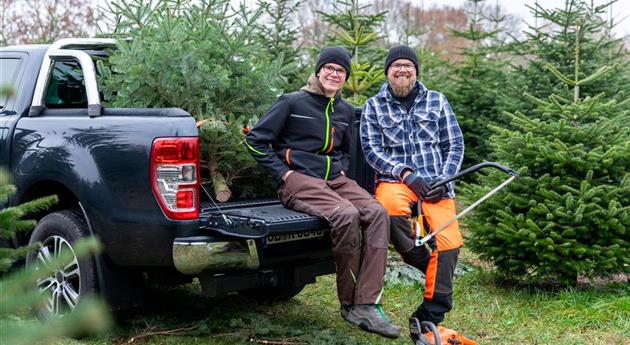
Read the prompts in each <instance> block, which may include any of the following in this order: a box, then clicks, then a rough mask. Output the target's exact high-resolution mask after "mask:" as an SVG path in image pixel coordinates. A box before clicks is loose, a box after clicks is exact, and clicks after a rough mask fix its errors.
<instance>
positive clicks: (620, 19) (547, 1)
mask: <svg viewBox="0 0 630 345" xmlns="http://www.w3.org/2000/svg"><path fill="white" fill-rule="evenodd" d="M307 1H308V0H307ZM412 1H414V2H417V3H422V4H423V5H424V6H425V7H427V8H428V7H432V6H446V5H448V6H452V7H461V6H463V4H464V3H465V2H466V0H412ZM609 1H610V0H593V2H594V4H595V5H601V4H604V3H606V2H609ZM535 2H536V1H535V0H486V3H488V4H494V3H498V4H499V5H501V7H502V8H503V9H504V10H505V11H506V12H507V13H510V14H514V15H517V16H519V17H520V18H521V19H522V20H523V21H524V22H526V23H529V24H532V25H533V24H534V16H533V14H532V13H531V10H530V9H529V8H528V7H526V6H525V5H526V4H528V5H530V6H532V7H534V4H535ZM538 4H539V5H540V6H541V7H543V8H554V7H561V6H564V0H538ZM609 15H610V13H607V14H606V18H609V17H608V16H609ZM612 17H613V20H614V23H619V24H617V26H616V28H615V29H614V30H613V31H614V33H615V36H617V37H625V36H628V35H630V0H618V1H617V2H616V3H614V4H613V5H612ZM624 18H625V19H624ZM526 27H527V26H526V25H523V26H522V29H525V28H526Z"/></svg>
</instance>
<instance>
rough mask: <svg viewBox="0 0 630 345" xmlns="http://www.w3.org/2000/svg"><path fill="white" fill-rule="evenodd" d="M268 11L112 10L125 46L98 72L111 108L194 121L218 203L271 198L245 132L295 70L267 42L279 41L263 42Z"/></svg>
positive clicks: (171, 2)
mask: <svg viewBox="0 0 630 345" xmlns="http://www.w3.org/2000/svg"><path fill="white" fill-rule="evenodd" d="M266 8H267V7H255V8H249V7H247V6H245V5H244V4H241V5H240V6H239V7H236V8H234V7H232V5H231V3H230V1H229V0H213V1H211V0H202V1H198V2H183V1H180V0H164V1H159V2H153V1H151V2H143V1H140V2H131V3H130V2H125V1H118V0H117V1H112V2H111V3H110V4H109V7H108V10H107V11H108V12H109V13H108V16H109V17H114V18H118V20H117V21H116V22H115V23H114V24H115V25H114V26H113V27H112V28H111V30H112V31H113V34H114V35H115V36H116V37H120V38H121V41H120V42H119V45H118V48H117V50H115V51H114V52H113V53H112V55H111V57H110V60H109V63H111V67H109V68H108V66H104V64H100V66H99V71H100V72H101V75H102V76H103V81H102V85H103V87H102V90H103V91H104V94H105V98H106V99H107V100H109V103H108V105H111V106H115V107H179V108H182V109H184V110H186V111H188V112H189V113H190V114H191V115H193V117H195V119H196V120H197V124H198V127H199V137H200V141H201V148H200V159H201V173H202V179H203V180H204V181H208V182H209V184H210V185H211V188H208V189H207V190H209V191H213V192H214V193H213V194H214V196H215V197H216V199H217V200H218V201H227V199H229V198H230V196H231V195H232V194H233V193H234V194H235V195H236V196H238V197H251V196H256V195H259V196H260V195H266V196H268V195H269V193H271V191H272V187H271V179H269V178H260V177H261V176H266V175H265V174H266V172H264V171H263V169H261V168H260V167H259V165H258V164H257V163H256V161H255V160H254V159H253V158H252V157H251V156H250V155H249V153H248V152H247V151H246V150H244V149H243V145H242V142H243V140H244V136H243V134H242V133H241V132H240V131H241V129H242V128H243V127H244V126H247V125H249V124H252V123H255V122H256V120H257V119H258V117H259V116H260V115H262V114H263V113H264V111H265V110H266V109H267V108H268V107H269V106H270V105H271V103H272V102H273V100H274V99H275V98H276V97H277V96H278V95H280V94H281V93H282V92H283V89H284V87H286V85H287V82H288V80H287V78H286V77H285V73H290V71H292V70H293V69H294V67H290V66H294V65H293V62H292V61H289V65H290V66H287V65H286V64H285V61H284V59H283V57H286V56H285V55H284V54H280V55H279V56H274V55H272V53H271V51H270V49H271V48H270V46H269V45H268V40H271V39H275V38H273V37H269V36H265V35H262V34H261V33H262V32H264V31H262V28H261V25H262V24H261V18H262V16H263V14H264V11H265V9H266ZM272 32H273V30H272ZM128 38H132V40H128ZM276 38H279V36H278V37H276ZM285 43H286V42H285ZM285 48H287V47H285ZM283 51H285V52H286V49H283ZM292 59H295V56H294V57H292ZM237 182H238V183H237Z"/></svg>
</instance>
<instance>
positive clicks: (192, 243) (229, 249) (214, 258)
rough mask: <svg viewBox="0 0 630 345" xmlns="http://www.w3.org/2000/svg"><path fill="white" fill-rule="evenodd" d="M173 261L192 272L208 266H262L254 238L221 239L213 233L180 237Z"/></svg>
mask: <svg viewBox="0 0 630 345" xmlns="http://www.w3.org/2000/svg"><path fill="white" fill-rule="evenodd" d="M173 263H174V264H175V268H177V270H178V271H179V272H181V273H183V274H188V275H196V274H199V273H201V272H202V271H205V270H211V271H223V270H233V269H250V270H251V269H257V268H258V267H259V266H260V260H259V256H258V250H257V249H256V242H255V241H254V240H252V239H247V240H217V239H216V238H214V237H211V236H194V237H184V238H176V239H175V240H174V241H173Z"/></svg>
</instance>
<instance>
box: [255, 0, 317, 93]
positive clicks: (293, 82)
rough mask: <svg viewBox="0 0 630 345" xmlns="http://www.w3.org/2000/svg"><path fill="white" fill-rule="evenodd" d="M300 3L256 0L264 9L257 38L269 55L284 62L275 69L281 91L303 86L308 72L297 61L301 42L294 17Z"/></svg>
mask: <svg viewBox="0 0 630 345" xmlns="http://www.w3.org/2000/svg"><path fill="white" fill-rule="evenodd" d="M301 5H302V2H301V1H298V0H258V7H259V8H262V9H263V10H264V15H265V17H266V18H264V19H266V23H265V24H264V25H261V26H259V32H258V40H259V41H261V42H263V44H264V46H265V47H266V49H267V52H268V54H269V55H270V56H271V57H275V58H277V59H278V60H281V61H283V62H284V64H283V66H282V69H281V71H280V73H279V78H280V79H281V83H280V84H281V85H282V87H283V91H284V92H292V91H294V90H297V89H299V88H300V87H302V86H304V83H305V81H306V78H308V73H309V71H307V67H308V66H306V65H304V64H302V63H301V61H300V57H301V49H302V47H301V45H298V44H297V43H296V42H297V41H298V30H297V28H296V25H295V22H294V19H295V14H296V13H297V11H298V10H299V9H300V6H301Z"/></svg>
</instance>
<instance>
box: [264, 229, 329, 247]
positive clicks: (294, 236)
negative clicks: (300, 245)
mask: <svg viewBox="0 0 630 345" xmlns="http://www.w3.org/2000/svg"><path fill="white" fill-rule="evenodd" d="M325 233H326V231H324V230H319V231H310V232H294V233H290V234H277V235H269V236H267V244H278V243H285V242H293V241H301V240H310V239H313V238H320V237H324V234H325Z"/></svg>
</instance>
